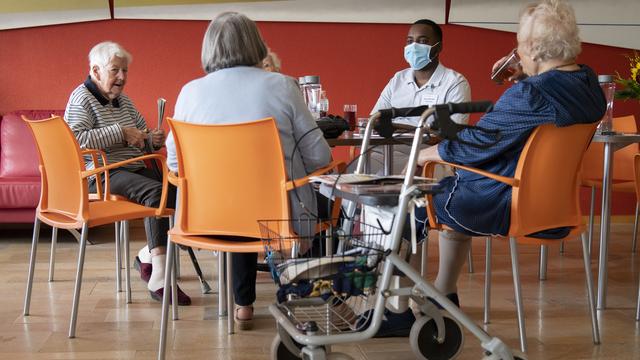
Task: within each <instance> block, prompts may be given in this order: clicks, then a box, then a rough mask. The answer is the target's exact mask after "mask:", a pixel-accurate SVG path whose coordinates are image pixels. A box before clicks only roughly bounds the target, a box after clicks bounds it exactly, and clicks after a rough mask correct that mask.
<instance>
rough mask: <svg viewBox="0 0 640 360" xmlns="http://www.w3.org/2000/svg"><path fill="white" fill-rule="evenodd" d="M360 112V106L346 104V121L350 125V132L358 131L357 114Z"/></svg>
mask: <svg viewBox="0 0 640 360" xmlns="http://www.w3.org/2000/svg"><path fill="white" fill-rule="evenodd" d="M357 110H358V105H355V104H346V105H345V106H344V116H343V117H344V119H345V120H346V121H347V124H349V131H354V130H355V129H356V112H357Z"/></svg>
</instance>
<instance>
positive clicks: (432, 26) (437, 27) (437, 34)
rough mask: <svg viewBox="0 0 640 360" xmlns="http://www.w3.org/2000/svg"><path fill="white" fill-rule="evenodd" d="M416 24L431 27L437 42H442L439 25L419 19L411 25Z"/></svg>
mask: <svg viewBox="0 0 640 360" xmlns="http://www.w3.org/2000/svg"><path fill="white" fill-rule="evenodd" d="M417 24H422V25H428V26H431V28H432V29H433V32H434V33H435V34H436V36H437V37H438V41H442V29H441V28H440V25H438V24H436V23H435V22H434V21H432V20H429V19H420V20H418V21H416V22H414V23H413V25H417Z"/></svg>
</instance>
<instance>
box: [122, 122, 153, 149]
mask: <svg viewBox="0 0 640 360" xmlns="http://www.w3.org/2000/svg"><path fill="white" fill-rule="evenodd" d="M122 135H123V136H124V140H125V141H126V142H127V145H129V146H135V147H137V148H140V149H142V148H144V139H146V138H147V134H145V133H144V132H142V131H140V130H138V129H137V128H134V127H123V128H122Z"/></svg>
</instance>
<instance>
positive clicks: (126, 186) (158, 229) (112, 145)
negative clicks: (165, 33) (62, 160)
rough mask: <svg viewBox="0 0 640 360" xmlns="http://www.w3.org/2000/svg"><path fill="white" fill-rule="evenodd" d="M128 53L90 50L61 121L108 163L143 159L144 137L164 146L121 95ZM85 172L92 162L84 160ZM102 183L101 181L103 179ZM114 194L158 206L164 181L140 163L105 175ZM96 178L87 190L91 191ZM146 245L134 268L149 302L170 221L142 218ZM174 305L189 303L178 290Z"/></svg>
mask: <svg viewBox="0 0 640 360" xmlns="http://www.w3.org/2000/svg"><path fill="white" fill-rule="evenodd" d="M131 60H132V58H131V55H130V54H129V53H128V52H127V51H126V50H125V49H124V48H123V47H122V46H120V45H119V44H117V43H114V42H111V41H105V42H101V43H99V44H97V45H95V46H94V47H93V48H92V49H91V51H90V52H89V76H88V77H87V79H86V80H85V81H84V83H82V84H80V85H79V86H78V87H77V88H76V89H75V90H73V92H72V93H71V96H70V97H69V102H68V103H67V108H66V110H65V114H64V119H65V120H66V122H67V123H68V124H69V127H70V128H71V131H73V134H74V135H75V137H76V138H77V140H78V144H79V145H80V147H81V148H83V149H85V148H90V149H100V150H103V151H104V152H105V154H106V156H107V161H108V162H109V163H115V162H119V161H124V160H128V159H131V158H134V157H137V156H141V155H143V154H144V153H143V151H142V149H143V148H144V146H145V144H144V141H145V139H146V138H147V135H148V133H151V138H152V143H153V146H154V147H155V148H156V149H159V148H161V147H162V146H163V144H164V139H165V136H164V131H163V130H153V131H150V130H149V129H148V128H147V124H146V123H145V121H144V118H143V117H142V115H141V114H140V112H138V110H137V109H136V107H135V106H134V105H133V102H131V100H130V99H129V97H128V96H127V95H125V94H124V93H123V92H122V91H123V89H124V86H125V85H126V83H127V73H128V71H129V64H130V63H131ZM86 166H87V169H93V168H94V164H93V162H92V161H91V160H90V159H87V160H86ZM103 181H104V179H103ZM109 182H110V190H111V193H112V194H116V195H121V196H124V197H126V198H128V199H129V200H130V201H134V202H136V203H139V204H142V205H145V206H150V207H157V206H159V204H160V195H161V192H162V179H161V178H158V175H156V174H155V173H154V172H153V171H151V170H150V169H147V168H146V167H145V165H144V163H143V162H142V161H138V162H134V163H131V164H128V165H125V166H123V167H120V168H117V169H115V170H111V171H110V172H109ZM95 188H96V184H95V179H94V178H92V179H90V180H89V189H90V190H91V191H95ZM174 205H175V188H173V187H171V188H170V189H169V196H168V200H167V207H169V208H173V207H174ZM144 225H145V230H146V233H147V246H145V247H144V248H142V249H141V250H140V251H139V252H138V256H137V257H136V260H135V263H134V264H135V267H136V268H137V269H138V270H139V271H140V277H141V278H142V280H143V281H145V282H146V283H147V288H148V290H149V293H150V295H151V298H152V299H154V300H157V301H161V300H162V294H163V291H164V289H163V286H164V268H165V266H164V264H165V257H166V256H165V253H166V246H167V231H168V230H169V221H168V220H167V219H166V218H160V219H157V218H147V219H145V220H144ZM178 304H179V305H189V304H191V299H190V298H189V296H187V295H186V294H185V293H183V292H182V290H180V289H178Z"/></svg>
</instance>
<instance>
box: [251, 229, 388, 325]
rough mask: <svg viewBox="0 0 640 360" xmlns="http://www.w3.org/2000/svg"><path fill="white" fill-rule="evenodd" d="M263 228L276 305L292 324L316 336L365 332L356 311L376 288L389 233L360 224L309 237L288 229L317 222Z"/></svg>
mask: <svg viewBox="0 0 640 360" xmlns="http://www.w3.org/2000/svg"><path fill="white" fill-rule="evenodd" d="M259 226H260V232H261V234H262V241H263V244H264V246H265V252H266V262H267V264H268V265H269V269H270V271H271V275H272V277H273V279H274V281H275V283H276V284H277V285H278V291H277V301H278V307H279V308H280V310H281V311H282V312H283V313H284V314H286V316H287V318H288V319H289V320H290V321H291V322H292V323H293V324H294V326H295V327H296V328H297V329H300V330H301V331H306V330H307V329H308V328H309V327H313V328H314V330H313V331H314V332H315V333H316V334H317V335H322V334H325V335H330V334H338V333H350V332H357V331H359V330H361V329H362V328H363V326H364V323H365V322H363V321H362V319H360V318H359V316H358V315H359V314H361V313H363V312H364V311H365V310H366V309H367V308H368V305H369V304H368V303H369V301H368V299H370V297H371V296H372V295H373V294H375V292H376V283H377V280H378V275H379V273H380V269H381V267H380V264H381V260H382V259H383V255H384V253H383V251H384V250H383V247H382V245H381V243H380V241H382V240H384V236H385V234H384V233H383V232H382V231H381V230H380V229H379V228H377V227H375V226H371V225H367V224H364V223H359V222H358V223H355V224H354V226H353V229H354V231H352V232H350V233H348V234H347V233H345V232H344V231H342V229H340V228H339V227H337V226H335V227H334V226H331V227H329V228H328V229H326V230H324V231H322V232H320V233H319V234H318V235H315V236H313V235H312V236H307V237H300V236H292V235H290V232H289V231H288V230H289V229H293V228H295V227H298V226H303V227H304V226H315V221H313V220H297V221H296V220H265V221H260V222H259ZM326 249H329V250H330V251H326ZM297 253H300V254H301V255H298V254H297Z"/></svg>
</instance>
